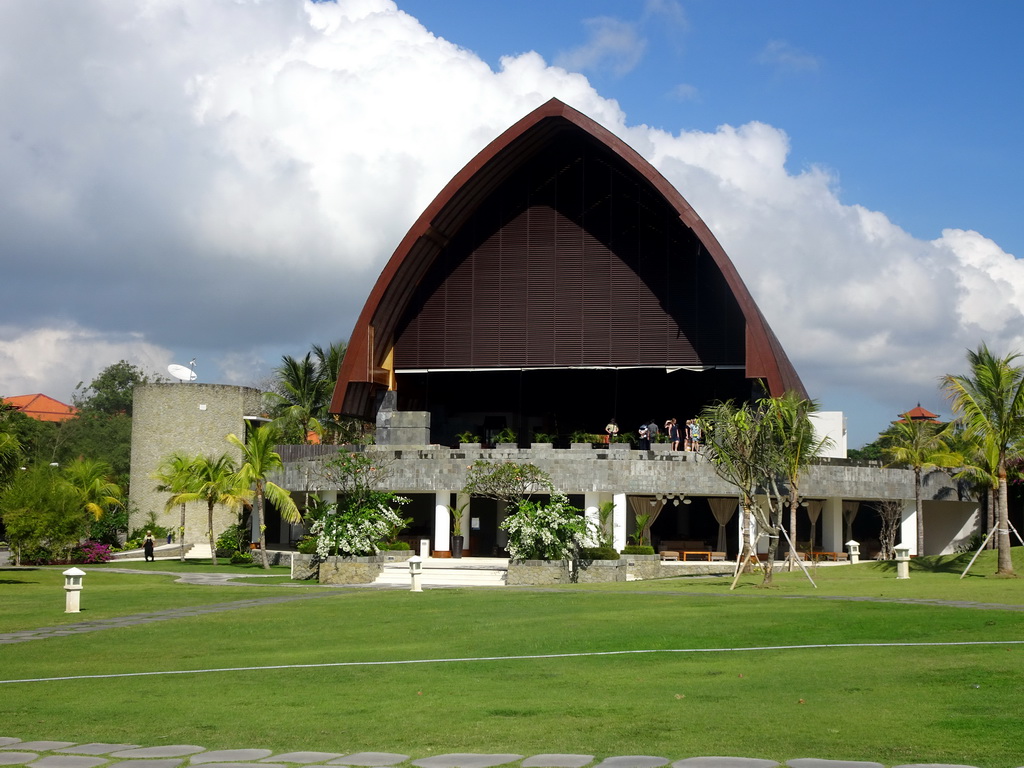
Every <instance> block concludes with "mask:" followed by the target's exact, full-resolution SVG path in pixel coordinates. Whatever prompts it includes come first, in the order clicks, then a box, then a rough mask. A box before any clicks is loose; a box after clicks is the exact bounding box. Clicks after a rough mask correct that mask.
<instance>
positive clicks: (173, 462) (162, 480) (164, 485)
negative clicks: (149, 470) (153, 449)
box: [153, 453, 196, 562]
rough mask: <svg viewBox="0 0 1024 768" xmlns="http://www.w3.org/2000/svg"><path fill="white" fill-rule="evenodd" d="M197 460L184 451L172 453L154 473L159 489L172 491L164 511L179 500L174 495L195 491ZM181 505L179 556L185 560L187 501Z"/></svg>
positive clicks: (182, 560)
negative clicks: (193, 469) (194, 465)
mask: <svg viewBox="0 0 1024 768" xmlns="http://www.w3.org/2000/svg"><path fill="white" fill-rule="evenodd" d="M195 460H196V457H194V456H187V455H185V454H184V453H172V454H171V455H170V456H168V457H167V458H165V459H164V460H163V462H162V463H161V464H160V467H159V469H157V471H156V472H154V473H153V479H154V480H156V481H157V486H156V489H157V490H158V491H165V492H170V493H171V494H172V495H171V498H170V499H168V501H167V505H166V506H165V507H164V511H165V512H166V511H170V509H171V507H173V506H174V505H175V504H176V503H177V502H176V501H175V500H174V495H175V494H179V493H185V492H187V491H194V490H195V488H196V486H195V475H193V474H192V464H193V462H194V461H195ZM180 506H181V523H180V524H179V525H178V557H179V558H180V559H181V562H185V502H181V503H180Z"/></svg>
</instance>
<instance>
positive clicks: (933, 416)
mask: <svg viewBox="0 0 1024 768" xmlns="http://www.w3.org/2000/svg"><path fill="white" fill-rule="evenodd" d="M900 416H901V417H902V418H901V419H900V422H901V423H902V422H905V421H906V420H907V419H910V420H911V421H930V422H932V423H933V424H938V423H939V422H938V421H937V419H938V418H939V415H938V414H937V413H932V412H931V411H929V410H928V409H927V408H922V407H921V404H920V403H918V404H917V405H916V406H915V407H913V408H911V409H910V410H909V411H907V412H906V413H901V414H900Z"/></svg>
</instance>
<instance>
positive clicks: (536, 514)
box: [501, 493, 588, 560]
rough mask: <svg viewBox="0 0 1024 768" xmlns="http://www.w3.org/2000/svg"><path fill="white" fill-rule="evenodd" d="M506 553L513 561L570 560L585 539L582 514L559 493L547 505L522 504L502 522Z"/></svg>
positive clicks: (526, 502) (585, 531) (586, 534)
mask: <svg viewBox="0 0 1024 768" xmlns="http://www.w3.org/2000/svg"><path fill="white" fill-rule="evenodd" d="M501 528H502V530H504V531H506V532H507V533H508V545H507V548H508V553H509V555H510V556H511V557H512V559H513V560H571V559H574V558H575V557H576V554H577V553H578V552H579V550H580V549H582V548H583V547H584V546H585V545H586V542H587V539H588V524H587V520H586V518H585V517H584V516H583V512H582V511H581V510H579V509H577V508H576V507H574V506H572V505H571V504H569V500H568V499H567V498H566V497H565V496H564V495H562V494H560V493H555V494H552V496H551V501H550V502H548V503H546V504H545V503H540V502H532V501H523V502H521V503H520V504H519V509H518V511H517V512H516V513H515V514H514V515H510V516H509V517H507V518H505V520H504V522H502V524H501Z"/></svg>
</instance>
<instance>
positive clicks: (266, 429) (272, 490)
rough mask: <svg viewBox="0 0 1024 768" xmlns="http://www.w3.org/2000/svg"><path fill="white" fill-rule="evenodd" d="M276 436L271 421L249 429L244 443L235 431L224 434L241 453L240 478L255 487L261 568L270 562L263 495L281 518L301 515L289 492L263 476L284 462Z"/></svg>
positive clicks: (293, 518)
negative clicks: (278, 449)
mask: <svg viewBox="0 0 1024 768" xmlns="http://www.w3.org/2000/svg"><path fill="white" fill-rule="evenodd" d="M277 437H278V431H277V429H276V428H275V427H274V426H273V425H271V424H264V425H262V426H261V427H259V428H258V429H254V430H251V431H250V432H249V434H248V437H247V439H246V441H245V442H244V443H243V442H242V441H241V440H239V439H238V437H236V436H235V435H228V438H227V439H228V442H229V443H231V444H232V445H233V446H235V447H236V448H238V450H239V451H241V453H242V465H241V466H240V467H239V468H238V477H239V479H240V481H241V482H242V483H243V484H246V485H250V486H252V487H253V488H255V495H256V504H255V505H254V512H255V515H256V529H257V530H258V531H259V532H260V536H259V543H260V562H261V563H262V565H263V567H264V568H265V569H266V568H270V562H269V560H268V559H267V538H266V526H265V525H264V522H263V521H264V520H265V519H266V518H265V517H264V514H263V507H264V501H265V499H270V501H271V503H273V504H274V506H275V507H277V509H278V511H279V512H280V513H281V517H282V518H283V519H284V520H285V521H287V522H289V523H297V522H299V521H300V520H301V519H302V514H301V513H300V512H299V508H298V507H297V506H296V505H295V501H294V500H293V499H292V496H291V494H290V493H289V492H288V491H286V490H285V489H284V488H282V487H281V486H279V485H278V484H277V483H274V482H271V481H270V480H268V479H267V476H268V475H269V474H270V473H271V472H275V471H277V470H279V469H281V468H282V467H283V466H284V463H283V462H282V461H281V456H280V455H279V454H278V453H277V451H275V450H274V443H275V441H276V440H277Z"/></svg>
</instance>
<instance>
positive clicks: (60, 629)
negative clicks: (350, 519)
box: [0, 574, 342, 768]
mask: <svg viewBox="0 0 1024 768" xmlns="http://www.w3.org/2000/svg"><path fill="white" fill-rule="evenodd" d="M196 575H197V576H198V575H199V574H196ZM341 594H342V593H339V592H337V591H333V592H328V591H324V592H314V593H303V594H301V595H276V596H274V597H254V598H250V599H248V600H232V601H231V602H230V603H211V604H210V605H197V606H193V607H190V608H168V609H167V610H163V611H149V612H146V613H133V614H130V615H127V616H117V617H115V618H112V619H92V620H88V621H76V622H74V623H72V624H61V625H59V626H56V627H37V628H36V629H26V630H23V631H21V632H7V633H4V634H0V645H5V644H10V643H24V642H27V641H29V640H44V639H46V638H48V637H61V636H64V635H79V634H83V633H85V632H99V631H102V630H104V629H117V628H119V627H134V626H139V625H141V624H151V623H153V622H155V621H170V620H172V619H181V618H185V617H188V616H201V615H203V614H206V613H223V612H225V611H240V610H249V609H251V608H253V607H255V606H258V605H272V604H274V603H290V602H294V601H296V600H319V599H322V598H325V597H339V596H341ZM2 765H4V763H3V761H2V760H0V766H2ZM150 768H157V767H156V766H151V767H150Z"/></svg>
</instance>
